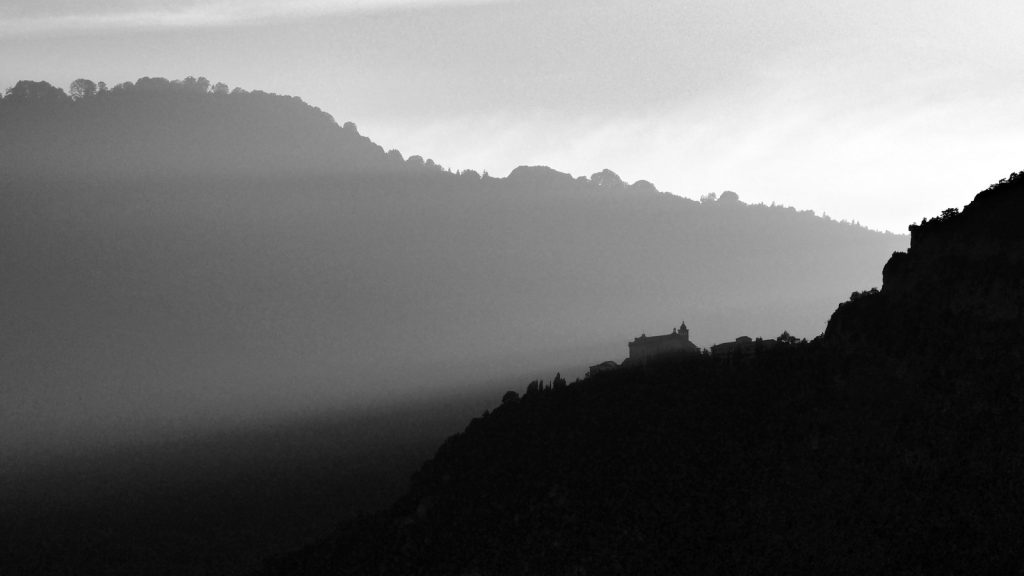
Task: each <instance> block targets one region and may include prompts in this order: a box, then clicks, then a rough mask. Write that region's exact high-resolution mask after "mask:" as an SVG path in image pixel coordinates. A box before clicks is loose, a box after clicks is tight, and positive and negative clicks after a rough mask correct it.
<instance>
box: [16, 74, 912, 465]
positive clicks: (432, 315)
mask: <svg viewBox="0 0 1024 576" xmlns="http://www.w3.org/2000/svg"><path fill="white" fill-rule="evenodd" d="M79 88H80V89H79V90H77V91H76V97H75V98H70V97H68V96H67V95H65V94H64V93H63V91H61V90H59V89H56V88H53V87H52V86H49V85H48V84H46V83H45V82H20V83H18V85H16V86H15V87H13V88H12V89H11V90H10V91H9V92H8V94H7V95H6V97H5V98H3V100H0V174H2V176H0V178H2V186H3V193H2V194H0V244H2V245H3V246H4V250H3V251H0V267H2V269H3V270H4V271H5V273H4V275H3V277H2V279H0V293H3V294H4V298H3V300H2V301H0V318H2V321H3V324H4V326H5V329H4V330H3V331H2V332H0V350H2V352H3V353H2V354H0V368H2V372H3V373H4V374H5V376H6V379H7V381H8V382H10V383H12V384H9V385H8V389H7V390H6V395H7V396H6V400H5V406H4V408H0V410H2V411H3V412H2V413H0V438H2V439H3V440H0V454H3V455H5V457H8V458H18V459H31V458H35V457H36V456H38V455H40V454H51V453H56V454H59V453H61V452H62V451H66V450H69V449H73V450H74V449H78V448H79V447H81V446H82V445H86V446H93V447H95V446H117V445H118V444H119V443H122V442H124V441H125V439H127V438H131V439H132V441H133V442H134V441H140V440H144V439H147V438H153V437H161V436H165V435H172V436H180V435H183V434H188V435H191V434H194V433H197V430H198V431H199V432H202V431H203V430H207V429H209V430H214V429H219V428H223V427H233V426H240V425H246V426H248V425H252V424H254V423H255V424H257V425H258V423H259V422H261V421H265V420H266V419H268V418H301V417H303V415H304V414H306V413H308V412H311V411H312V412H318V413H323V412H334V413H339V412H340V413H344V412H345V411H351V410H356V411H362V410H365V409H367V407H374V406H384V405H387V404H388V403H389V402H392V401H395V399H403V400H407V399H409V398H412V397H416V398H429V397H433V395H434V394H436V393H437V392H438V391H439V390H447V391H449V392H450V391H451V390H455V389H458V388H459V387H467V386H473V385H476V386H478V385H479V382H481V381H484V380H486V381H496V380H498V379H499V378H508V377H514V378H517V379H519V378H524V377H527V376H528V375H530V374H536V371H537V370H545V371H546V370H548V369H552V370H553V369H555V368H557V369H560V370H563V371H566V372H567V373H570V374H572V373H576V374H582V373H583V370H584V369H585V366H586V365H587V364H589V363H593V362H595V361H598V360H603V359H616V360H618V359H621V357H622V356H623V355H624V354H625V346H624V343H625V341H627V340H628V339H631V338H633V337H635V336H636V335H638V334H639V333H641V332H649V333H657V332H660V331H665V330H668V329H669V328H670V327H671V326H675V325H676V324H678V322H679V319H680V318H685V320H686V321H687V322H688V324H689V325H690V326H691V328H692V331H693V335H694V336H693V337H694V340H695V342H696V343H697V344H698V345H701V346H709V345H711V344H712V343H714V342H717V341H723V340H731V339H732V338H734V337H735V336H737V335H739V334H750V335H752V336H757V335H764V336H772V335H774V334H778V333H779V332H781V331H782V330H783V329H785V330H789V331H790V332H792V333H794V334H797V335H799V336H806V337H813V336H815V335H816V334H818V333H820V332H821V331H822V330H823V329H824V319H825V318H827V315H828V313H829V312H830V311H831V307H832V303H833V302H835V301H836V300H838V299H840V298H841V297H843V296H844V295H847V294H849V293H850V292H851V291H852V290H855V289H864V288H870V287H871V286H876V285H878V280H879V275H878V269H879V267H880V265H881V263H882V262H884V260H885V258H887V257H888V256H889V255H890V254H891V253H892V252H893V251H894V250H898V249H903V248H905V247H906V242H907V238H906V237H905V236H898V235H892V234H881V233H878V232H873V231H870V230H867V229H865V228H862V227H859V226H855V225H851V224H848V223H840V222H836V221H832V220H828V219H824V218H820V217H817V216H815V215H814V214H812V213H810V212H809V211H805V212H801V211H797V210H795V209H793V208H787V207H781V206H764V205H748V204H745V203H743V202H742V201H741V200H740V199H739V198H738V196H737V195H736V194H731V193H730V194H726V193H723V194H722V195H721V197H720V198H717V199H715V198H712V197H710V196H709V197H707V198H705V199H704V200H703V201H699V202H698V201H694V200H689V199H686V198H682V197H679V196H676V195H672V194H668V193H664V192H659V191H658V190H657V189H656V188H655V187H654V186H653V185H652V184H650V183H647V182H643V181H641V182H636V183H633V184H627V183H625V182H623V181H622V180H621V179H619V178H618V177H617V176H616V175H615V174H614V173H613V172H611V171H603V172H599V173H597V174H595V175H593V176H591V177H576V178H574V177H572V176H570V175H568V174H563V173H560V172H557V171H555V170H553V169H550V168H545V167H521V168H519V169H516V170H515V171H513V172H512V173H511V174H509V175H508V176H507V177H504V178H495V177H491V176H487V175H481V174H479V173H477V172H473V171H463V172H459V173H452V172H449V171H447V170H445V169H442V168H441V167H440V166H438V165H436V164H435V163H434V162H432V161H430V160H424V159H423V158H421V157H419V156H410V157H408V158H404V157H403V156H402V155H401V154H400V153H398V152H397V151H391V152H385V151H384V149H383V148H381V147H380V146H378V145H376V144H374V143H373V142H371V141H370V140H369V139H368V138H366V137H365V136H362V135H360V134H359V133H358V131H357V129H356V128H355V126H354V125H353V124H350V123H346V124H344V125H342V126H339V125H338V124H337V123H335V122H334V120H333V119H332V118H331V117H330V116H329V115H327V114H326V113H324V112H322V111H320V110H318V109H316V108H313V107H311V106H309V105H307V104H305V103H303V102H302V101H301V100H299V99H297V98H294V97H286V96H278V95H273V94H266V93H262V92H259V91H253V92H246V91H244V90H237V89H236V90H230V91H229V90H228V89H227V87H224V86H221V85H216V86H213V87H211V86H210V85H209V82H206V81H205V80H204V79H198V80H196V79H194V78H189V79H186V80H184V81H175V82H170V81H167V80H165V79H160V78H142V79H140V80H138V81H137V82H135V83H125V84H122V85H118V86H114V87H112V88H110V89H109V90H105V91H104V90H99V89H97V90H91V89H88V86H86V89H84V90H83V89H81V86H79ZM822 185H823V186H824V187H827V183H823V184H822Z"/></svg>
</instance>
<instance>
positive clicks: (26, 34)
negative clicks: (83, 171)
mask: <svg viewBox="0 0 1024 576" xmlns="http://www.w3.org/2000/svg"><path fill="white" fill-rule="evenodd" d="M1021 22H1024V3H1021V2H1019V1H1017V0H1006V1H1003V0H997V1H985V2H977V1H975V2H966V1H964V2H958V1H943V0H927V1H916V0H907V1H901V2H881V1H877V0H858V1H848V2H847V1H834V2H822V1H820V0H780V1H775V2H754V1H736V2H723V1H711V0H698V1H690V2H684V1H678V0H677V1H650V2H642V3H641V2H627V1H617V0H609V1H591V2H588V1H583V0H560V1H558V2H551V1H538V2H533V1H526V0H524V1H508V2H503V1H429V0H426V1H422V0H421V1H416V0H299V1H289V2H280V1H274V2H271V1H269V0H252V1H241V0H221V1H214V2H202V1H197V0H194V1H179V2H166V1H164V0H113V1H111V0H99V1H94V2H80V1H76V0H55V1H40V0H4V3H3V4H2V5H0V87H7V86H10V85H12V84H13V83H14V82H15V81H17V80H19V79H45V80H48V81H50V82H52V83H54V84H57V85H61V86H64V87H66V86H67V84H69V83H70V81H71V80H73V79H75V78H77V77H87V78H91V79H93V80H104V81H106V82H107V83H108V84H111V85H112V84H115V83H118V82H122V81H125V80H134V79H136V78H138V77H140V76H165V77H169V78H181V77H184V76H188V75H195V76H199V75H202V76H206V77H208V78H209V79H211V80H212V81H214V82H217V81H221V82H226V83H228V84H229V85H231V86H242V87H244V88H248V89H254V88H258V89H262V90H266V91H271V92H279V93H288V94H294V95H298V96H301V97H302V98H303V99H304V100H306V101H307V102H309V103H311V104H314V105H316V106H319V107H321V108H323V109H325V110H326V111H328V112H330V113H331V114H333V115H334V117H335V118H336V119H337V120H338V121H339V122H344V121H347V120H351V121H353V122H355V123H356V124H357V125H359V127H360V130H361V132H363V133H364V134H367V135H368V136H370V137H371V138H373V139H374V140H375V141H377V142H378V143H380V144H381V145H382V146H384V147H385V148H398V149H400V150H401V151H402V152H403V153H404V154H406V155H411V154H421V155H423V156H425V157H431V158H434V159H435V160H436V161H438V162H439V163H441V164H443V165H445V166H450V167H452V168H454V169H462V168H473V169H477V170H488V171H490V172H491V173H492V174H494V175H504V174H507V173H508V171H510V170H511V169H512V168H514V167H515V166H517V165H520V164H547V165H550V166H552V167H555V168H557V169H559V170H563V171H568V172H571V173H573V174H575V175H579V174H590V173H591V172H595V171H598V170H599V169H601V168H606V167H607V168H611V169H612V170H614V171H616V172H618V173H619V174H620V175H621V176H623V178H625V179H626V180H629V181H632V180H637V179H647V180H651V181H652V182H654V183H655V185H657V186H658V187H659V188H660V189H662V190H669V191H672V192H676V193H678V194H681V195H684V196H689V197H697V196H700V195H702V194H706V193H708V192H719V191H722V190H725V189H731V190H735V191H737V192H738V193H739V194H740V196H741V198H742V199H744V200H745V201H748V202H759V201H764V202H772V201H774V202H779V203H784V204H790V205H794V206H797V207H799V208H801V209H805V208H810V209H814V210H815V211H818V212H826V213H828V214H829V215H830V216H833V217H835V218H838V219H850V220H858V221H860V222H862V223H864V224H867V225H869V226H871V227H875V228H883V229H890V230H894V231H904V230H905V229H906V225H907V224H908V223H910V222H912V221H916V220H920V218H921V217H923V216H932V215H935V214H937V213H938V212H939V211H940V210H942V209H943V208H946V207H949V206H961V205H963V204H965V203H967V202H968V201H969V200H970V199H971V196H972V195H973V193H974V192H975V191H977V190H979V189H981V188H984V187H985V186H986V185H988V184H989V183H991V182H992V181H994V180H997V179H999V178H1001V177H1004V176H1006V175H1007V174H1008V173H1009V172H1011V171H1015V170H1021V169H1024V158H1021V155H1020V152H1021V151H1024V107H1022V106H1020V101H1021V96H1022V95H1024V73H1022V72H1024V45H1022V44H1021V43H1020V39H1019V26H1020V23H1021Z"/></svg>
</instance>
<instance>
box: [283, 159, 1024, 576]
mask: <svg viewBox="0 0 1024 576" xmlns="http://www.w3.org/2000/svg"><path fill="white" fill-rule="evenodd" d="M1022 216H1024V176H1021V175H1014V176H1013V177H1011V178H1010V179H1008V180H1005V181H1003V182H1000V183H999V184H997V185H994V186H993V187H991V188H990V189H989V190H987V191H985V192H982V193H981V194H979V195H978V196H977V197H976V198H975V200H974V202H973V203H971V204H970V205H969V206H968V207H967V208H966V209H965V210H964V211H963V213H957V211H955V210H949V211H946V212H945V213H944V214H943V215H942V216H941V217H939V218H936V219H934V220H931V221H926V222H923V223H922V224H921V225H919V226H914V227H912V231H913V241H912V247H911V248H910V250H909V251H908V252H906V253H898V254H895V255H894V256H893V257H892V259H891V260H890V261H889V263H888V265H887V266H886V268H885V283H884V285H883V287H882V289H881V290H880V291H877V290H876V291H869V292H867V293H857V294H855V295H854V297H853V298H852V299H851V301H849V302H847V303H845V304H842V305H841V306H840V307H839V309H838V310H837V311H836V312H835V314H834V315H833V317H832V319H831V321H830V322H829V328H828V331H827V333H826V334H825V336H823V337H822V338H819V339H817V340H815V341H814V342H812V343H809V344H796V343H791V344H783V345H780V346H778V347H776V348H774V349H772V350H763V351H760V352H758V353H756V354H754V355H753V356H751V357H746V358H743V357H730V358H712V357H708V356H699V357H693V358H691V359H689V360H684V361H679V362H676V363H665V364H662V365H654V366H650V367H648V368H647V369H646V370H643V369H632V370H620V371H617V372H609V373H603V374H600V375H598V376H596V377H592V378H589V379H587V380H584V381H581V382H576V383H573V384H571V385H567V384H566V383H564V382H563V381H561V380H556V381H555V382H553V383H552V385H551V386H536V385H532V386H531V387H530V390H529V392H527V393H526V394H525V395H523V396H522V397H521V398H520V397H518V395H516V394H511V393H510V394H508V395H506V397H505V399H504V401H503V402H502V403H501V405H500V406H498V407H496V408H495V409H494V410H493V411H491V412H490V413H487V414H485V415H484V416H483V417H481V418H478V419H475V420H473V421H472V422H471V423H470V424H469V426H468V427H467V428H466V430H465V431H464V432H463V433H461V434H458V435H456V436H453V437H451V438H450V439H449V440H448V441H447V442H446V443H445V444H444V445H443V446H442V447H441V448H440V449H439V450H438V452H437V454H436V456H435V457H434V458H433V459H432V460H430V461H428V462H427V463H426V464H424V466H423V467H422V469H421V470H420V471H419V472H418V473H417V474H416V475H415V476H414V478H413V480H412V485H411V488H410V489H409V491H408V493H407V494H406V495H405V496H404V497H403V498H402V499H401V500H399V501H398V502H396V503H395V504H394V505H393V506H392V507H391V508H389V509H388V510H386V511H383V512H380V513H378V514H374V515H368V516H364V517H361V518H359V519H357V520H354V521H351V522H346V523H343V524H342V525H341V526H340V527H339V529H338V531H337V533H336V534H335V535H334V536H333V537H332V538H330V539H329V540H326V541H324V542H322V543H321V544H319V545H316V546H312V547H310V548H308V549H306V550H303V551H301V552H297V553H295V554H292V555H289V556H286V557H282V558H277V559H275V560H273V561H271V562H269V563H268V567H267V570H266V572H265V573H266V574H275V575H281V574H288V575H299V574H303V575H312V574H453V575H456V574H547V575H558V574H577V575H578V574H851V575H853V574H1016V573H1019V572H1020V571H1021V569H1022V568H1024V546H1022V545H1021V543H1022V542H1024V524H1022V522H1021V519H1022V518H1024V358H1022V351H1024V346H1022V344H1021V342H1022V338H1024V321H1022V314H1024V286H1022V284H1021V282H1022V278H1024V235H1022V232H1021V230H1022V227H1021V226H1020V220H1021V217H1022Z"/></svg>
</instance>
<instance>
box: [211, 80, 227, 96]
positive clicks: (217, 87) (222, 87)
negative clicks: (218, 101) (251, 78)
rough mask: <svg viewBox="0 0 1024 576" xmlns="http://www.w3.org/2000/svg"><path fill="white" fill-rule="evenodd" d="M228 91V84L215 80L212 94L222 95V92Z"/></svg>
mask: <svg viewBox="0 0 1024 576" xmlns="http://www.w3.org/2000/svg"><path fill="white" fill-rule="evenodd" d="M229 92H230V89H229V88H228V85H227V84H225V83H223V82H217V83H216V84H214V85H213V93H214V94H218V95H224V94H228V93H229Z"/></svg>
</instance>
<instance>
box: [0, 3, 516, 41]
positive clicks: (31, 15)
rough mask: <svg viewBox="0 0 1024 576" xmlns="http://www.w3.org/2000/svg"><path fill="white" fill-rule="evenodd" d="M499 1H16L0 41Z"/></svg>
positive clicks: (1, 13) (0, 15) (5, 15)
mask: <svg viewBox="0 0 1024 576" xmlns="http://www.w3.org/2000/svg"><path fill="white" fill-rule="evenodd" d="M498 1H499V0H289V1H288V2H280V1H272V0H213V1H205V2H204V1H193V2H179V3H173V4H169V3H167V2H154V1H151V0H127V1H113V2H107V3H105V4H103V3H96V4H89V5H88V8H87V9H85V10H83V9H82V5H81V4H75V5H68V6H61V5H56V6H55V5H49V6H46V5H43V6H40V5H38V4H36V3H27V2H26V3H18V2H14V3H12V4H11V5H8V6H7V7H6V8H0V37H4V36H21V35H32V34H45V33H59V32H81V31H92V30H117V29H140V28H144V29H145V28H149V29H152V28H210V27H220V26H233V25H246V24H262V23H267V22H275V21H281V20H287V19H296V18H312V17H316V16H324V15H331V14H351V13H366V12H375V11H382V10H390V9H421V8H432V7H438V6H452V5H476V4H492V3H496V2H498Z"/></svg>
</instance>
